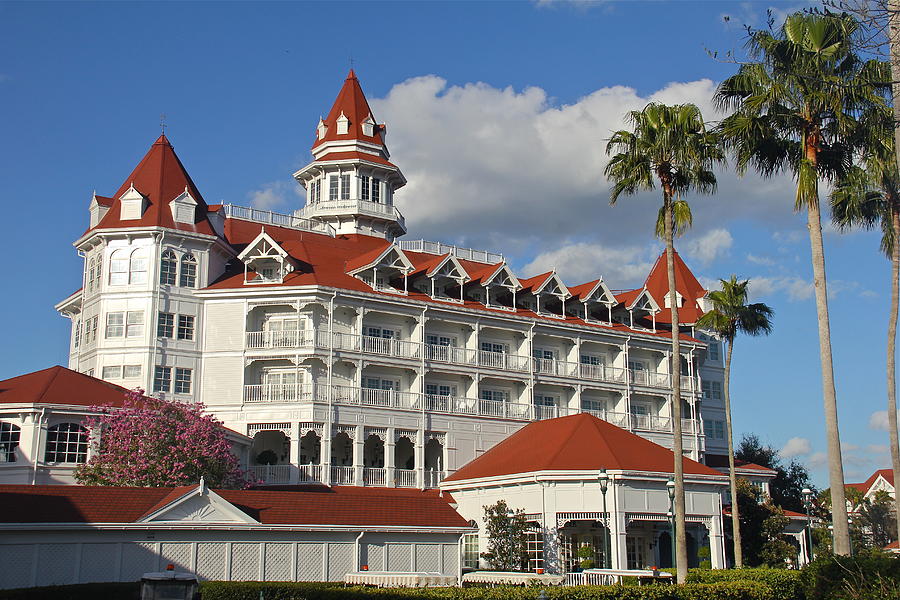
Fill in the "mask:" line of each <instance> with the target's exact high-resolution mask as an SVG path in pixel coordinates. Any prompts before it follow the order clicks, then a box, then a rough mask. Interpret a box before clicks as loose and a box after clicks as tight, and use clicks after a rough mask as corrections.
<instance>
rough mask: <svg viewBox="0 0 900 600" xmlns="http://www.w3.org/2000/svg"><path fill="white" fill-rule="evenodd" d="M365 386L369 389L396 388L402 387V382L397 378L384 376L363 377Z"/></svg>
mask: <svg viewBox="0 0 900 600" xmlns="http://www.w3.org/2000/svg"><path fill="white" fill-rule="evenodd" d="M363 387H364V388H366V389H369V390H394V391H397V390H399V389H400V382H399V381H397V380H396V379H385V378H384V377H365V378H363Z"/></svg>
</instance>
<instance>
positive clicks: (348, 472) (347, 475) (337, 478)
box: [331, 465, 356, 485]
mask: <svg viewBox="0 0 900 600" xmlns="http://www.w3.org/2000/svg"><path fill="white" fill-rule="evenodd" d="M355 483H356V468H355V467H352V466H351V467H344V466H336V465H333V466H332V467H331V485H353V484H355Z"/></svg>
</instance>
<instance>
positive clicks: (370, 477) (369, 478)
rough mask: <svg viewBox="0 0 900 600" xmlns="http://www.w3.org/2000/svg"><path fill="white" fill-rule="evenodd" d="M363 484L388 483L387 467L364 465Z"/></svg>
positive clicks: (378, 485)
mask: <svg viewBox="0 0 900 600" xmlns="http://www.w3.org/2000/svg"><path fill="white" fill-rule="evenodd" d="M363 485H367V486H371V487H384V486H386V485H387V469H383V468H376V467H363Z"/></svg>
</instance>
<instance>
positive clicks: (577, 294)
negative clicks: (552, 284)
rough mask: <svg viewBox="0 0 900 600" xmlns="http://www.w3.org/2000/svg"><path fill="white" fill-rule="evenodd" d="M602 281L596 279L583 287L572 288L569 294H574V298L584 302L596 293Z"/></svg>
mask: <svg viewBox="0 0 900 600" xmlns="http://www.w3.org/2000/svg"><path fill="white" fill-rule="evenodd" d="M600 281H602V280H601V279H595V280H593V281H588V282H587V283H582V284H581V285H576V286H574V287H570V288H569V292H570V293H571V294H572V297H573V298H578V299H579V300H584V299H585V298H586V297H587V295H588V294H590V293H591V292H593V291H594V288H595V287H597V284H598V283H600Z"/></svg>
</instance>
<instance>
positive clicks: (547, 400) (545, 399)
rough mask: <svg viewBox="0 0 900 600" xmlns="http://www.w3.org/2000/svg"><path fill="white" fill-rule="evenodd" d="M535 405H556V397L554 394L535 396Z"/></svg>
mask: <svg viewBox="0 0 900 600" xmlns="http://www.w3.org/2000/svg"><path fill="white" fill-rule="evenodd" d="M534 405H535V406H556V398H555V397H554V396H541V395H537V394H536V395H535V396H534Z"/></svg>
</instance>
